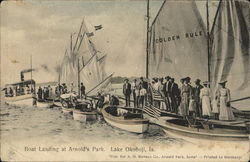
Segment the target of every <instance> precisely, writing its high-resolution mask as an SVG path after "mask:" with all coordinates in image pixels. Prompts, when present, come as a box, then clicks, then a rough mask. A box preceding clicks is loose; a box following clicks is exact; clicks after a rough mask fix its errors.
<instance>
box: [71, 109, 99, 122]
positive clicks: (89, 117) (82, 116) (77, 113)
mask: <svg viewBox="0 0 250 162" xmlns="http://www.w3.org/2000/svg"><path fill="white" fill-rule="evenodd" d="M73 119H74V120H77V121H81V122H86V121H95V120H96V119H97V112H95V111H90V112H87V111H81V110H78V109H74V110H73Z"/></svg>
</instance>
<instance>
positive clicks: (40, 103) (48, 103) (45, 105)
mask: <svg viewBox="0 0 250 162" xmlns="http://www.w3.org/2000/svg"><path fill="white" fill-rule="evenodd" d="M52 104H53V103H51V102H37V103H36V106H37V107H41V108H49V107H50V106H51V105H52Z"/></svg>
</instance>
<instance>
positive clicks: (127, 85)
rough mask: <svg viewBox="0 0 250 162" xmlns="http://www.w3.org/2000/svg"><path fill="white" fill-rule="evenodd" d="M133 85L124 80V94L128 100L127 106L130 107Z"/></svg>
mask: <svg viewBox="0 0 250 162" xmlns="http://www.w3.org/2000/svg"><path fill="white" fill-rule="evenodd" d="M131 92H132V90H131V84H130V83H129V82H128V79H125V80H124V84H123V94H124V96H125V100H126V106H130V95H131Z"/></svg>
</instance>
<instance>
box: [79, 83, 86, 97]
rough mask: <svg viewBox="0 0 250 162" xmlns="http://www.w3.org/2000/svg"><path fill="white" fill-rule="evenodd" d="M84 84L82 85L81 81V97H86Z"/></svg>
mask: <svg viewBox="0 0 250 162" xmlns="http://www.w3.org/2000/svg"><path fill="white" fill-rule="evenodd" d="M85 89H86V88H85V86H84V85H83V83H81V87H80V90H81V99H83V97H84V98H86V96H85Z"/></svg>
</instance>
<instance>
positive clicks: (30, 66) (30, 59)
mask: <svg viewBox="0 0 250 162" xmlns="http://www.w3.org/2000/svg"><path fill="white" fill-rule="evenodd" d="M30 69H31V71H30V79H31V80H32V55H30Z"/></svg>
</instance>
